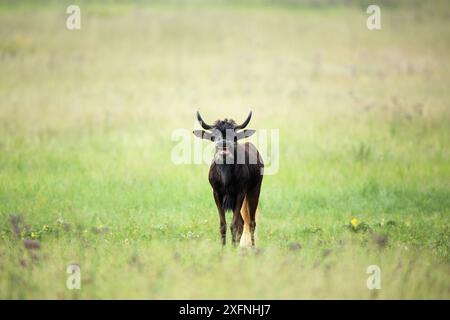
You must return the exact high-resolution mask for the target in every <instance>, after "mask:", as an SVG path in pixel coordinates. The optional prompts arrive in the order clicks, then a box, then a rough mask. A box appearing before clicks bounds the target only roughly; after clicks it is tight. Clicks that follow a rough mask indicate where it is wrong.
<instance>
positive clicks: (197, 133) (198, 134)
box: [192, 130, 212, 140]
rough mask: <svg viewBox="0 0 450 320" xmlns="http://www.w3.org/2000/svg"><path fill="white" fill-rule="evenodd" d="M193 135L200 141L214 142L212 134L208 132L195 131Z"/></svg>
mask: <svg viewBox="0 0 450 320" xmlns="http://www.w3.org/2000/svg"><path fill="white" fill-rule="evenodd" d="M192 133H193V134H194V135H195V136H196V137H197V138H200V139H206V140H212V134H211V133H210V132H206V131H205V130H194V131H192Z"/></svg>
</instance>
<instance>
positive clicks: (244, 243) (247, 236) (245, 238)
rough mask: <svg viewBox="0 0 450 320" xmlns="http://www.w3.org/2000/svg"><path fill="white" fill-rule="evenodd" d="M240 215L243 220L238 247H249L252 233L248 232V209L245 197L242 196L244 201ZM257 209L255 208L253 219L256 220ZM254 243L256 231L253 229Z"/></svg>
mask: <svg viewBox="0 0 450 320" xmlns="http://www.w3.org/2000/svg"><path fill="white" fill-rule="evenodd" d="M241 216H242V219H243V220H244V230H243V232H242V236H241V241H240V242H239V246H240V247H251V246H252V235H251V233H250V211H249V210H248V202H247V198H244V202H243V203H242V207H241ZM258 216H259V210H258V209H256V213H255V220H258ZM255 245H256V231H255Z"/></svg>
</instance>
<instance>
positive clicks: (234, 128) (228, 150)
mask: <svg viewBox="0 0 450 320" xmlns="http://www.w3.org/2000/svg"><path fill="white" fill-rule="evenodd" d="M251 118H252V111H250V112H249V114H248V116H247V119H245V121H244V122H243V123H242V124H239V125H238V124H236V122H235V121H234V120H233V119H224V120H217V121H216V122H214V124H212V125H209V124H207V123H206V122H205V121H203V119H202V117H201V116H200V112H198V111H197V120H198V122H199V123H200V125H201V126H202V128H203V129H205V130H208V131H205V130H194V131H193V133H194V135H195V136H196V137H198V138H201V139H206V140H210V141H213V142H214V143H215V145H216V153H215V160H216V161H217V160H218V161H221V160H226V163H233V161H234V157H235V152H236V145H237V142H238V140H240V139H244V138H247V137H250V136H251V135H252V134H254V133H255V132H256V131H255V130H253V129H245V127H246V126H247V125H248V123H249V122H250V119H251ZM239 130H240V131H239Z"/></svg>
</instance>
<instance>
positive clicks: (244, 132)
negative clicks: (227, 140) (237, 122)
mask: <svg viewBox="0 0 450 320" xmlns="http://www.w3.org/2000/svg"><path fill="white" fill-rule="evenodd" d="M255 132H256V130H254V129H245V130H242V131H240V132H238V133H237V134H236V138H237V139H238V140H240V139H244V138H248V137H250V136H251V135H253V134H254V133H255Z"/></svg>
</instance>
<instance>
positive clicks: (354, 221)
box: [350, 218, 358, 229]
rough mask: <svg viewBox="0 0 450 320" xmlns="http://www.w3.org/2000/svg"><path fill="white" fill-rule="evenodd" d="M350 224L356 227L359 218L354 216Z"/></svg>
mask: <svg viewBox="0 0 450 320" xmlns="http://www.w3.org/2000/svg"><path fill="white" fill-rule="evenodd" d="M350 224H351V225H352V227H353V229H356V227H357V226H358V219H356V218H353V219H352V220H351V221H350Z"/></svg>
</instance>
